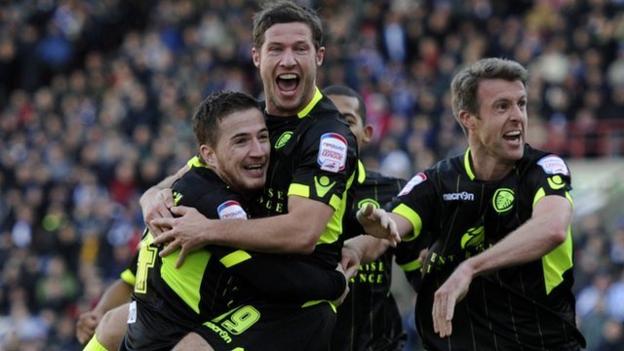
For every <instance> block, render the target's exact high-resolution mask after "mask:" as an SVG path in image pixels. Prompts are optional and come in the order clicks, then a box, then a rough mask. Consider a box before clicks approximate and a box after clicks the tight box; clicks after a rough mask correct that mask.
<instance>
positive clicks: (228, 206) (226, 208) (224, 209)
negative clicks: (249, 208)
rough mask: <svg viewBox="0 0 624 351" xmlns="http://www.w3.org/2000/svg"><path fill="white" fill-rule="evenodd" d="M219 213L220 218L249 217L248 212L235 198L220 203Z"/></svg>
mask: <svg viewBox="0 0 624 351" xmlns="http://www.w3.org/2000/svg"><path fill="white" fill-rule="evenodd" d="M217 213H218V214H219V218H220V219H234V218H238V219H247V212H245V210H243V208H242V207H241V205H240V204H239V203H238V202H237V201H234V200H229V201H226V202H224V203H222V204H221V205H219V207H217Z"/></svg>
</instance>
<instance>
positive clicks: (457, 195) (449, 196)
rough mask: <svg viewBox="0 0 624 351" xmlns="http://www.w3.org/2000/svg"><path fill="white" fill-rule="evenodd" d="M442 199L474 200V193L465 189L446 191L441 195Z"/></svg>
mask: <svg viewBox="0 0 624 351" xmlns="http://www.w3.org/2000/svg"><path fill="white" fill-rule="evenodd" d="M442 198H443V199H444V201H455V200H466V201H474V194H473V193H469V192H466V191H462V192H461V193H447V194H444V195H442Z"/></svg>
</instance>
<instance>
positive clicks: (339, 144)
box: [316, 133, 347, 173]
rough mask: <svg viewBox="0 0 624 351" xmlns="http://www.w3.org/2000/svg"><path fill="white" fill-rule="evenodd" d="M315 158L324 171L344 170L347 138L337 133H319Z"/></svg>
mask: <svg viewBox="0 0 624 351" xmlns="http://www.w3.org/2000/svg"><path fill="white" fill-rule="evenodd" d="M316 160H317V163H318V165H319V166H321V169H322V170H324V171H328V172H333V173H338V172H340V171H342V170H344V169H345V164H346V162H347V139H345V138H344V137H343V136H342V135H340V134H337V133H325V134H323V135H321V141H320V144H319V152H318V157H317V159H316Z"/></svg>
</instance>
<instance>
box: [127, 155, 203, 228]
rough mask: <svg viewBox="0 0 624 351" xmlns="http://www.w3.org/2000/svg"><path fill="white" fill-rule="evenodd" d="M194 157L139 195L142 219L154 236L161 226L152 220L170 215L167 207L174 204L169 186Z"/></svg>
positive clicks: (186, 170)
mask: <svg viewBox="0 0 624 351" xmlns="http://www.w3.org/2000/svg"><path fill="white" fill-rule="evenodd" d="M195 159H196V157H194V158H192V159H191V160H190V161H189V163H187V164H186V165H184V167H182V168H180V169H179V170H178V171H177V172H176V173H175V174H172V175H170V176H168V177H166V178H165V179H163V180H162V181H160V183H158V184H156V185H154V186H152V187H151V188H149V189H147V190H146V191H145V192H144V193H143V195H141V198H140V199H139V204H140V205H141V211H142V213H143V220H144V221H145V224H146V225H147V227H148V228H149V230H150V231H151V232H152V234H153V235H154V236H158V235H159V234H160V233H162V231H163V228H161V227H158V226H157V225H152V220H154V219H156V218H170V217H171V212H169V209H170V208H171V207H173V205H174V203H173V196H172V194H171V187H172V185H173V183H175V181H176V180H178V179H180V178H181V177H182V176H183V175H184V174H185V173H186V172H188V171H189V169H190V165H189V164H190V163H191V162H194V160H195Z"/></svg>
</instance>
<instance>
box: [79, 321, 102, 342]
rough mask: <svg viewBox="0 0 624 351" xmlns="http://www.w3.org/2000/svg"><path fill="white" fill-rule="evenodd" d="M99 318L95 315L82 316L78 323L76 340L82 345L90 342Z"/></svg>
mask: <svg viewBox="0 0 624 351" xmlns="http://www.w3.org/2000/svg"><path fill="white" fill-rule="evenodd" d="M97 322H98V321H97V317H96V316H94V315H93V314H87V315H82V316H80V318H79V319H78V322H77V323H76V338H77V339H78V341H79V342H80V343H81V344H84V343H85V342H87V341H89V339H91V337H92V336H93V333H94V332H95V327H96V326H97Z"/></svg>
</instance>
